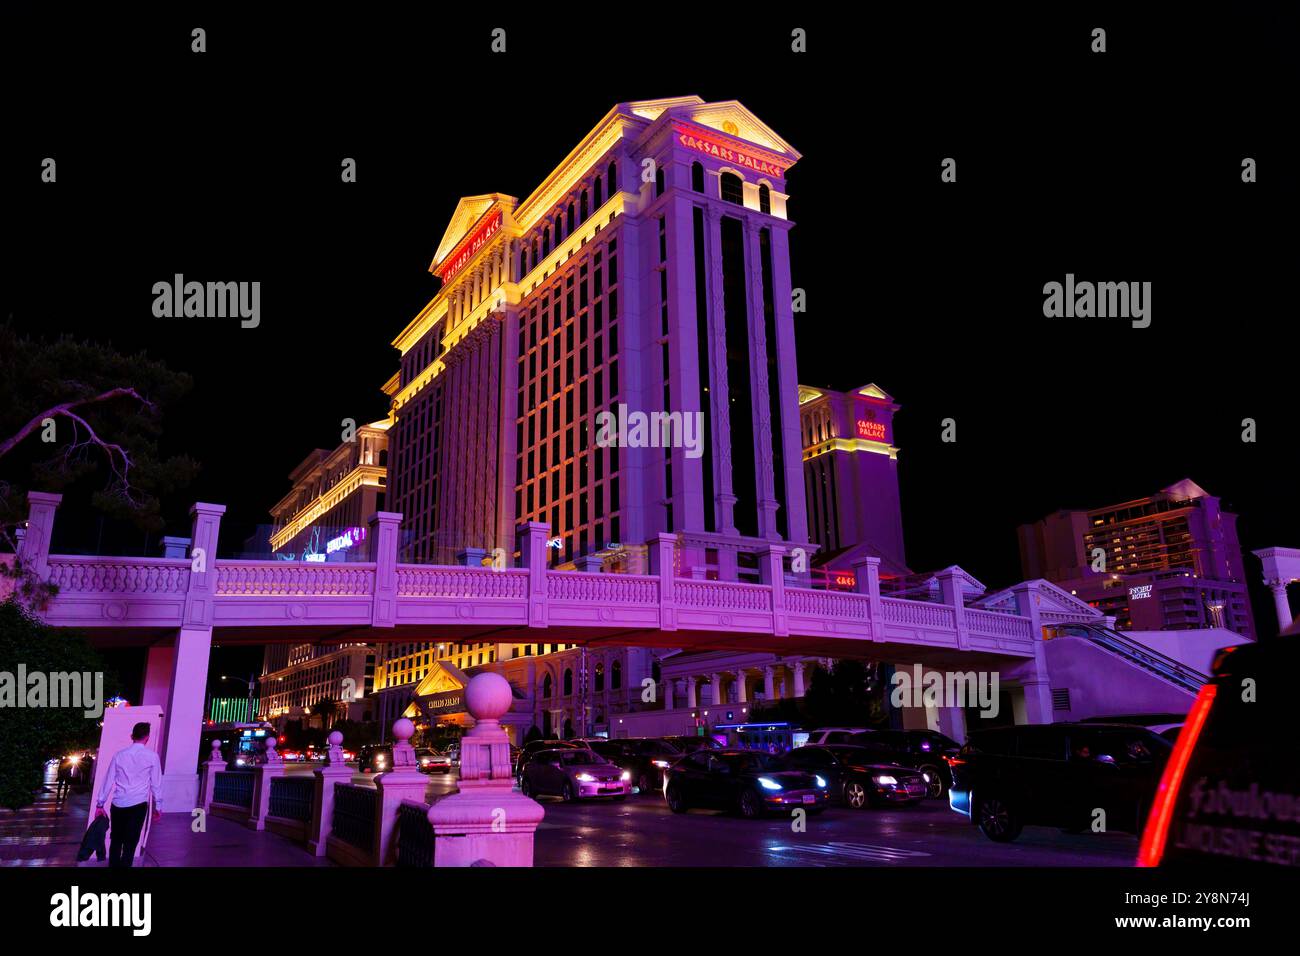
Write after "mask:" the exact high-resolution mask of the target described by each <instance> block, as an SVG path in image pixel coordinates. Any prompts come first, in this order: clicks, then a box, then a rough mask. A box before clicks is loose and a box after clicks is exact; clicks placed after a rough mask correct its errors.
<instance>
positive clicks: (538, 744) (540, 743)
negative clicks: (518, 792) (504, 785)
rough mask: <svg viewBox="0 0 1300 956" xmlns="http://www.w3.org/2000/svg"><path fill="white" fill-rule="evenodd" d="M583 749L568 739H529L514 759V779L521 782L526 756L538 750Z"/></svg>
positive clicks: (528, 756)
mask: <svg viewBox="0 0 1300 956" xmlns="http://www.w3.org/2000/svg"><path fill="white" fill-rule="evenodd" d="M566 748H567V749H570V750H574V749H585V748H583V747H582V745H581V744H575V743H573V742H572V741H568V740H530V741H529V742H528V743H526V744H524V745H523V747H522V748H521V749H520V751H519V757H518V759H517V760H515V780H516V781H517V782H520V783H522V782H523V779H524V765H525V764H527V763H528V758H530V757H531V756H532V755H533V754H535V753H537V751H539V750H561V749H566Z"/></svg>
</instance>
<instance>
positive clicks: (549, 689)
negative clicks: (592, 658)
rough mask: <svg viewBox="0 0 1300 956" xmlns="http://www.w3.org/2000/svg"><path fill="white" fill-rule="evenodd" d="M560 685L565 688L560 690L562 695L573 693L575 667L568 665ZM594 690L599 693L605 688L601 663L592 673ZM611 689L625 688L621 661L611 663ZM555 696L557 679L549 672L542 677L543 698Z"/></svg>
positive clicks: (568, 695) (567, 695)
mask: <svg viewBox="0 0 1300 956" xmlns="http://www.w3.org/2000/svg"><path fill="white" fill-rule="evenodd" d="M560 680H561V684H560V686H561V687H562V688H563V689H562V690H561V692H560V696H561V697H570V696H572V694H573V668H571V667H566V668H565V669H564V676H563V677H562V678H561V679H560ZM591 681H592V690H594V691H595V692H596V693H597V694H599V693H602V692H603V691H604V690H605V672H604V670H603V669H602V668H601V666H600V665H597V666H596V667H595V668H594V670H593V673H592V678H591ZM609 689H610V690H622V689H623V665H622V664H621V663H620V662H619V661H614V662H612V663H611V664H610V665H609ZM554 696H555V681H554V679H553V678H552V677H551V675H550V674H549V673H548V674H546V675H544V676H543V677H542V699H543V700H550V699H551V698H553V697H554Z"/></svg>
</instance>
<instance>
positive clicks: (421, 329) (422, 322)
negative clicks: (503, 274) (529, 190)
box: [390, 193, 635, 409]
mask: <svg viewBox="0 0 1300 956" xmlns="http://www.w3.org/2000/svg"><path fill="white" fill-rule="evenodd" d="M630 200H631V201H634V200H635V197H632V196H629V195H628V194H627V193H615V194H614V195H613V196H611V197H610V198H609V199H607V200H606V201H605V204H604V205H602V206H601V207H600V208H599V209H597V210H596V211H595V212H594V213H593V214H592V215H590V216H588V217H587V220H586V221H585V222H583V224H582V225H581V226H578V227H577V228H575V229H574V230H573V232H572V233H570V234H569V235H568V236H566V237H565V239H564V241H563V242H561V243H559V244H558V245H556V247H555V248H554V249H552V250H551V252H550V255H548V256H547V257H546V258H544V259H542V260H541V261H540V262H539V263H538V264H537V265H536V266H535V267H534V268H532V269H530V270H529V271H528V274H527V275H525V276H524V277H523V278H522V279H521V280H520V281H519V282H503V283H502V284H501V285H499V286H497V287H496V288H495V289H493V290H492V291H491V292H489V293H488V295H487V296H486V297H484V299H483V301H482V302H480V303H479V304H478V305H477V306H475V308H474V309H473V311H471V312H469V313H468V314H466V315H465V317H464V318H463V319H462V320H461V321H460V322H459V323H457V325H456V326H455V328H451V329H444V333H443V337H442V344H443V348H444V351H443V354H442V357H441V358H438V359H435V360H434V361H433V362H432V363H431V364H430V365H429V366H428V367H426V368H424V369H421V370H420V371H419V373H417V374H416V375H415V376H414V377H413V378H412V379H411V381H409V382H406V383H404V384H403V385H402V387H401V389H400V390H399V391H397V392H396V393H390V394H391V395H392V399H393V408H395V409H396V408H401V407H402V406H403V405H405V404H406V403H407V402H409V401H410V400H411V398H412V397H413V396H415V394H416V393H417V392H419V391H420V390H421V389H423V388H424V387H425V386H427V385H428V384H429V383H430V382H432V381H433V380H434V379H435V378H437V377H438V375H439V373H441V372H442V370H443V369H444V368H445V367H446V366H445V364H444V363H443V358H446V356H447V354H448V353H450V352H451V350H452V349H453V348H455V347H456V345H457V344H458V343H459V342H460V341H461V340H462V339H464V338H465V336H467V335H469V333H470V332H472V331H474V329H475V328H477V327H478V324H479V323H480V322H482V321H483V320H484V319H485V318H487V316H488V315H489V314H490V313H492V312H494V311H496V310H498V309H500V308H502V307H505V308H509V307H511V306H515V305H518V304H519V301H520V300H521V299H522V298H523V297H524V296H525V295H526V294H527V293H528V291H529V290H531V288H532V286H533V285H534V284H540V283H541V282H542V281H543V280H544V278H545V277H546V276H547V275H548V274H549V273H550V272H552V271H553V270H555V269H558V268H559V267H560V266H561V265H562V264H563V263H564V262H565V261H566V260H567V259H568V258H569V256H570V255H572V254H576V253H577V251H578V250H579V249H581V248H582V246H583V244H584V243H589V242H591V241H592V240H594V239H595V237H596V235H597V232H596V227H597V226H600V227H601V228H604V226H605V225H606V224H607V223H608V222H612V221H613V220H614V219H615V218H616V217H618V216H621V215H623V214H624V211H625V210H626V209H627V208H628V202H629V201H630ZM441 296H442V293H441V292H439V293H438V297H439V298H440V297H441ZM439 298H435V299H434V300H433V301H432V302H430V303H429V304H428V305H427V306H425V307H424V309H423V310H422V311H421V313H420V315H418V316H416V318H415V319H413V320H412V321H411V324H410V325H408V326H407V327H406V329H405V330H404V331H403V332H402V334H401V335H400V336H398V337H397V338H396V339H394V340H393V344H394V345H395V346H397V347H398V348H401V349H402V351H403V354H405V352H406V349H409V348H410V347H411V346H412V345H414V344H415V343H416V342H418V341H419V340H420V339H421V338H423V337H424V334H425V333H426V332H428V331H429V329H431V328H432V327H433V325H434V323H435V322H437V321H439V320H440V319H441V318H443V317H444V316H445V315H446V313H447V306H446V303H445V302H442V303H441V308H438V307H437V306H438V304H439ZM403 346H405V347H403Z"/></svg>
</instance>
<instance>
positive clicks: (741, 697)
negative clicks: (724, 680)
mask: <svg viewBox="0 0 1300 956" xmlns="http://www.w3.org/2000/svg"><path fill="white" fill-rule="evenodd" d="M745 680H746V678H745V669H744V668H743V667H742V668H741V669H740V670H738V671H736V703H737V704H747V703H749V691H748V689H747V688H746V687H745Z"/></svg>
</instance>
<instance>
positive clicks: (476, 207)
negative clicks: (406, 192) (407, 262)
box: [429, 193, 518, 271]
mask: <svg viewBox="0 0 1300 956" xmlns="http://www.w3.org/2000/svg"><path fill="white" fill-rule="evenodd" d="M498 202H500V203H503V204H505V205H507V206H510V207H513V206H514V205H515V203H516V202H518V200H517V199H515V197H514V196H507V195H505V194H504V193H487V194H486V195H483V196H464V197H462V198H461V200H460V202H458V203H456V211H455V212H453V213H452V214H451V222H449V223H448V224H447V231H446V232H444V233H443V234H442V241H441V242H439V243H438V251H437V252H435V253H434V254H433V262H432V263H431V264H430V266H429V270H430V271H433V269H435V268H436V267H437V266H438V264H439V263H440V262H442V260H444V259H446V258H447V256H448V254H449V253H450V252H451V251H452V250H453V249H455V248H456V243H458V242H460V241H461V240H462V239H464V238H465V236H467V235H468V234H469V231H470V230H471V229H473V228H474V224H475V223H477V222H478V221H479V220H480V219H482V218H483V214H484V213H486V212H487V211H488V210H489V209H491V208H492V205H493V204H494V203H498Z"/></svg>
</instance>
